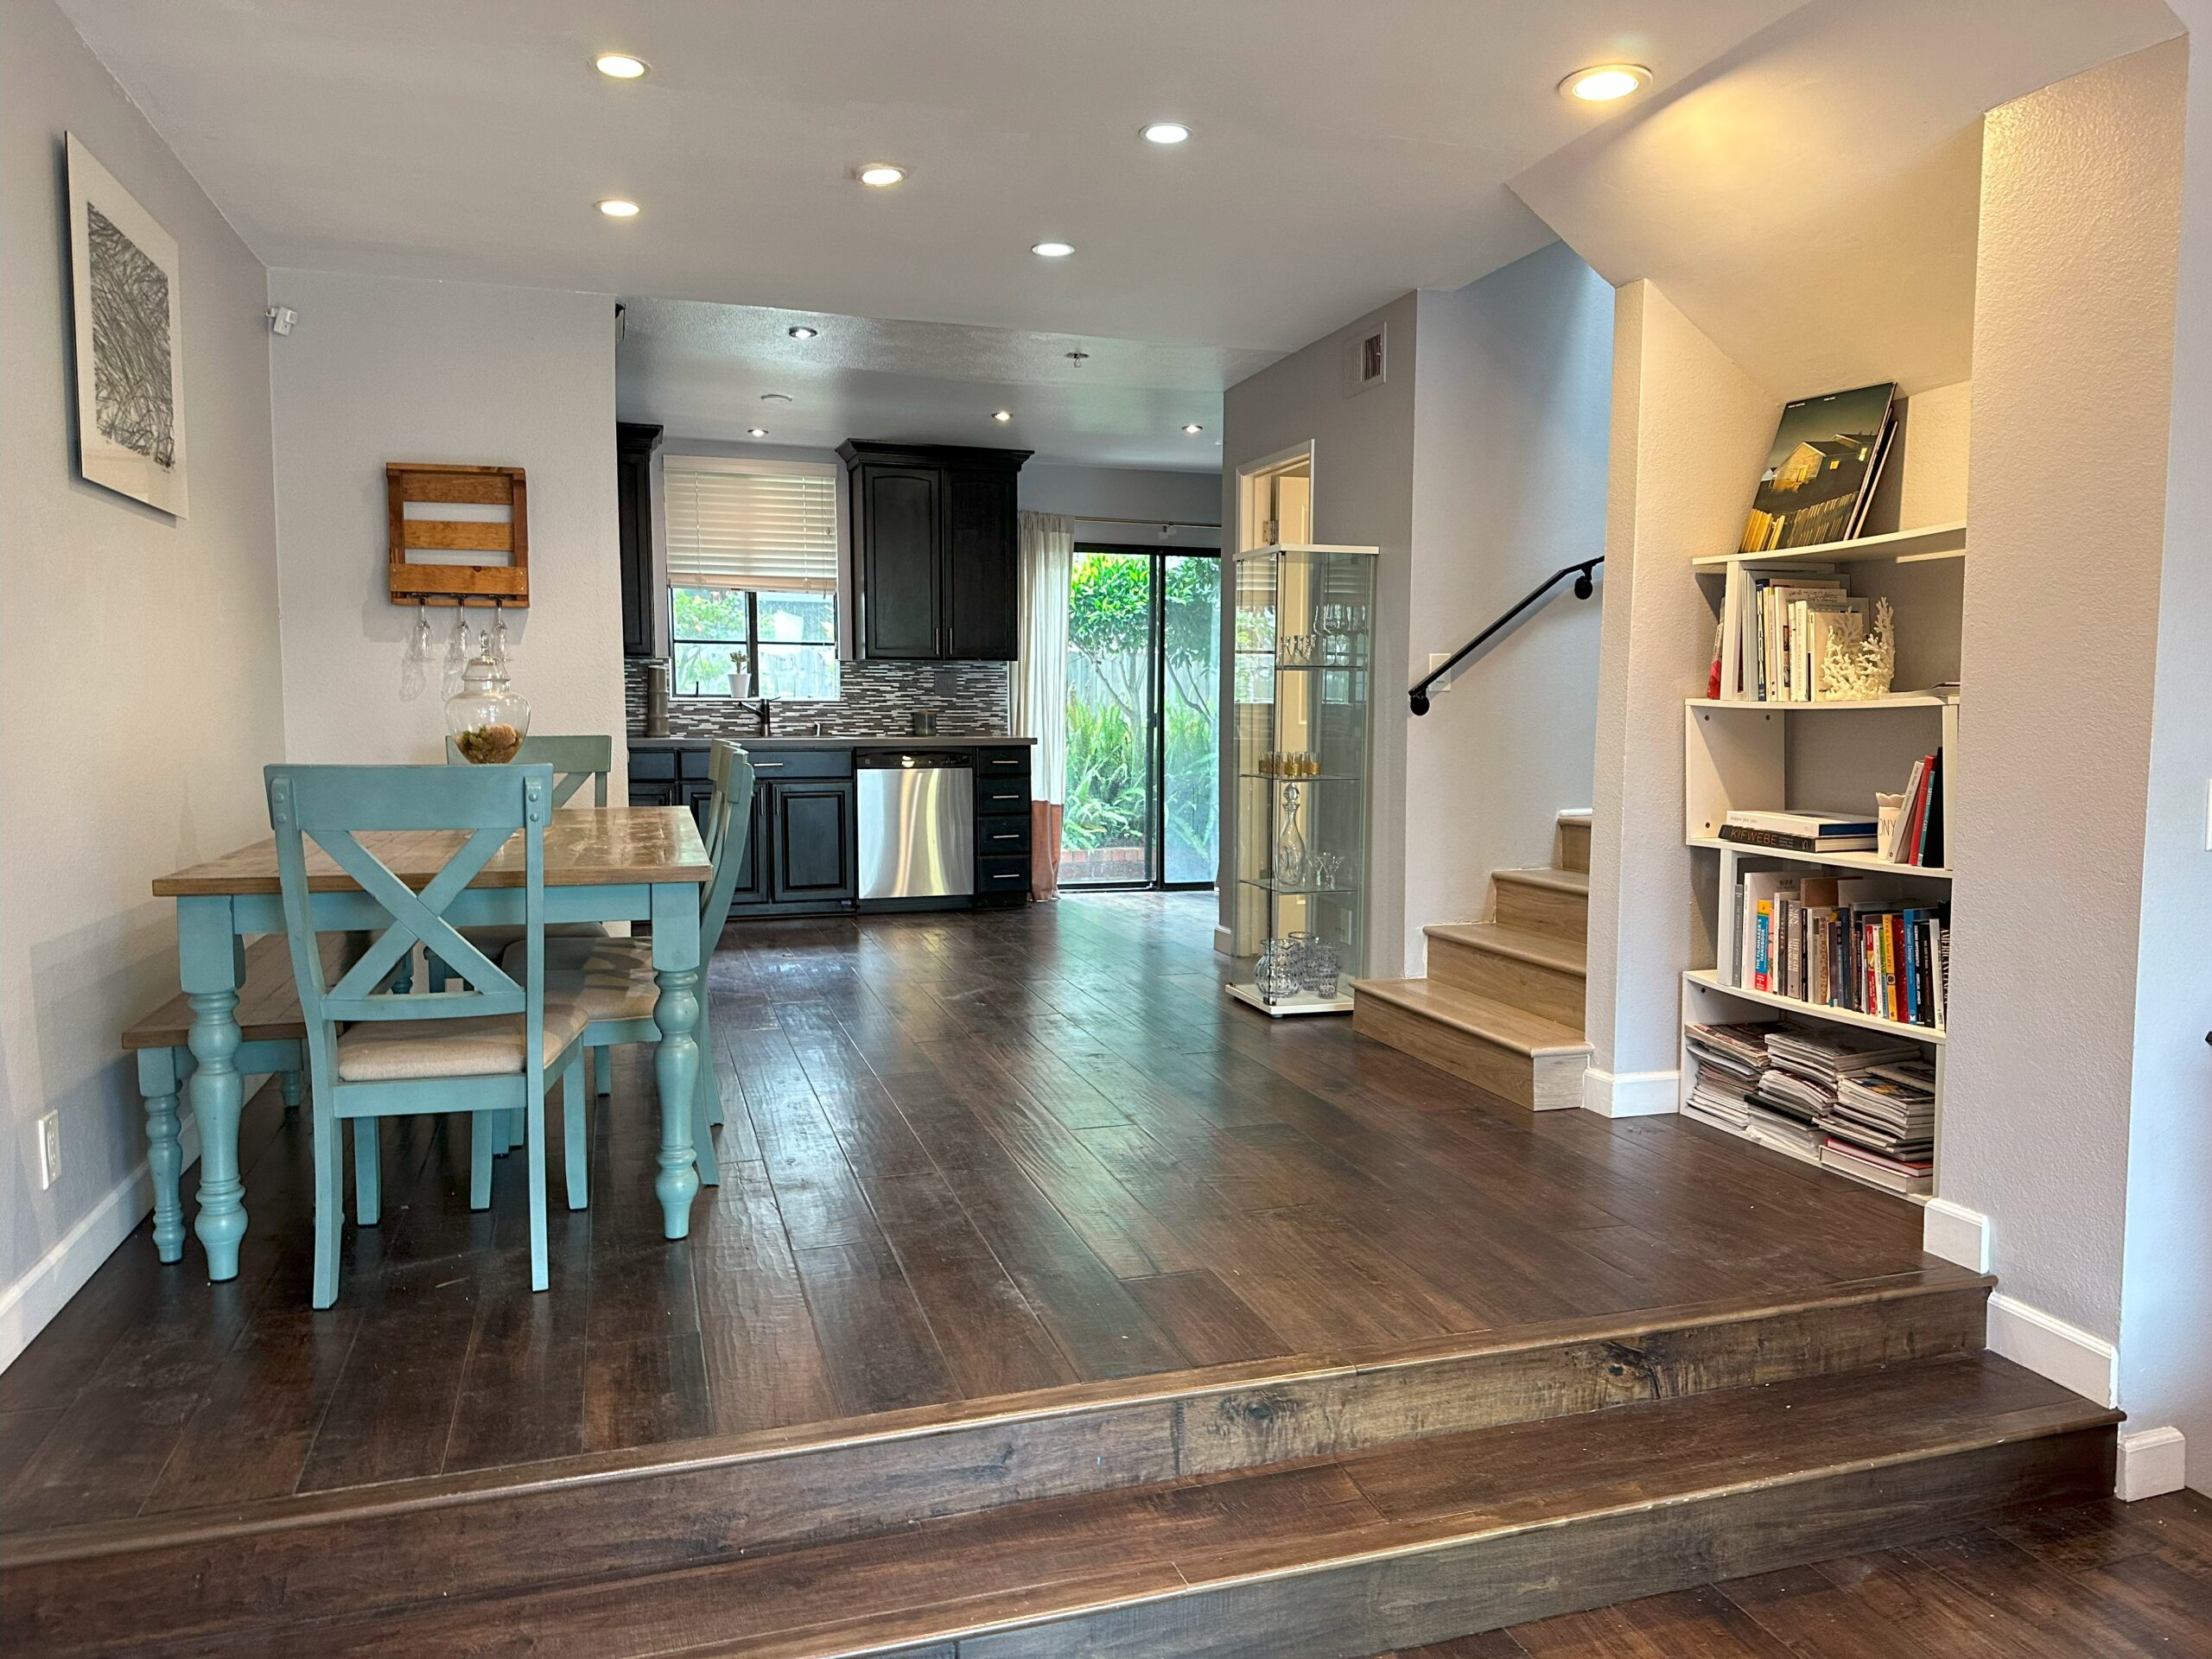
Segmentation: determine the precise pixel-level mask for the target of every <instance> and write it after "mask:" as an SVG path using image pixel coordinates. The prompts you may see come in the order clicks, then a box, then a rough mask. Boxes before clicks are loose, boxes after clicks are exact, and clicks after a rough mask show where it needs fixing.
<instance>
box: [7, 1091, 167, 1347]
mask: <svg viewBox="0 0 2212 1659" xmlns="http://www.w3.org/2000/svg"><path fill="white" fill-rule="evenodd" d="M181 1116H182V1118H183V1120H184V1121H183V1122H182V1124H181V1126H180V1128H179V1132H178V1135H177V1145H178V1146H179V1147H181V1149H182V1151H183V1153H184V1166H185V1167H186V1168H190V1167H191V1166H192V1165H193V1163H194V1161H195V1160H198V1158H199V1156H200V1125H199V1124H198V1123H197V1122H194V1121H193V1116H192V1114H191V1112H190V1111H189V1110H187V1111H185V1112H183V1113H181ZM153 1208H154V1178H153V1176H152V1175H151V1174H150V1173H148V1171H147V1168H146V1165H145V1161H144V1160H143V1159H142V1160H140V1161H139V1164H138V1166H137V1168H136V1169H133V1170H132V1171H131V1172H130V1173H129V1174H128V1175H126V1176H124V1178H123V1179H121V1180H120V1181H118V1182H117V1183H116V1184H115V1185H113V1186H111V1187H110V1188H109V1189H108V1192H107V1194H106V1196H105V1197H104V1198H101V1199H100V1201H99V1203H98V1204H96V1205H93V1206H92V1209H91V1211H88V1212H87V1213H86V1216H85V1217H83V1219H81V1220H80V1221H79V1222H78V1224H76V1225H75V1226H74V1227H72V1228H71V1229H70V1230H68V1231H67V1232H66V1233H64V1234H63V1235H62V1236H61V1238H60V1242H59V1243H56V1244H55V1245H54V1248H53V1249H50V1250H48V1252H47V1253H46V1254H45V1255H42V1256H41V1257H39V1259H38V1261H37V1262H35V1264H34V1265H33V1266H32V1268H31V1270H30V1271H29V1273H27V1274H24V1275H23V1276H22V1278H20V1279H18V1280H16V1282H15V1283H14V1284H12V1285H10V1286H9V1287H8V1288H7V1289H6V1290H4V1291H0V1371H4V1370H7V1369H8V1367H9V1366H10V1365H12V1364H14V1363H16V1357H17V1356H18V1355H20V1354H21V1353H22V1351H23V1350H24V1349H26V1348H28V1347H29V1346H30V1344H31V1338H34V1337H35V1336H36V1335H38V1333H39V1332H41V1331H43V1330H44V1329H45V1328H46V1325H47V1322H48V1320H50V1319H53V1317H54V1315H55V1314H57V1313H60V1311H61V1310H62V1309H63V1308H64V1307H66V1306H67V1305H68V1302H69V1299H70V1298H71V1297H72V1296H74V1295H75V1294H77V1293H78V1292H79V1291H80V1290H82V1289H83V1288H84V1287H85V1281H86V1280H88V1279H90V1278H91V1277H92V1274H95V1273H97V1272H98V1271H99V1266H100V1263H101V1262H105V1261H106V1260H107V1259H108V1257H109V1256H111V1255H114V1254H115V1248H116V1246H117V1245H118V1244H120V1243H123V1241H124V1239H126V1238H128V1237H130V1235H131V1232H132V1230H134V1229H136V1228H137V1225H138V1224H139V1223H140V1222H141V1221H143V1220H144V1219H145V1218H146V1217H147V1216H148V1215H149V1213H150V1212H151V1211H152V1210H153ZM186 1248H187V1249H192V1248H193V1245H192V1243H191V1241H190V1240H187V1241H186Z"/></svg>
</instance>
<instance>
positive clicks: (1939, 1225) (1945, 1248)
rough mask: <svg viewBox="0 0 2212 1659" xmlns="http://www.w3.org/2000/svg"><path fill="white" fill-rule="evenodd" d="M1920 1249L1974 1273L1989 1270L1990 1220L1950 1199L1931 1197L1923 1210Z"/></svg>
mask: <svg viewBox="0 0 2212 1659" xmlns="http://www.w3.org/2000/svg"><path fill="white" fill-rule="evenodd" d="M1920 1248H1921V1249H1923V1250H1925V1251H1927V1252H1928V1254H1929V1255H1940V1256H1942V1258H1943V1259H1944V1260H1945V1261H1946V1262H1956V1263H1957V1264H1958V1265H1959V1266H1960V1267H1962V1268H1967V1269H1968V1270H1970V1271H1972V1272H1974V1273H1987V1272H1988V1271H1989V1217H1987V1216H1985V1215H1983V1214H1982V1213H1981V1212H1980V1211H1978V1210H1969V1209H1967V1207H1966V1205H1962V1204H1953V1203H1952V1202H1951V1201H1950V1200H1949V1199H1948V1198H1930V1199H1929V1200H1928V1205H1927V1207H1926V1209H1925V1210H1923V1211H1922V1214H1921V1221H1920Z"/></svg>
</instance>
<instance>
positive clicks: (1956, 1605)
mask: <svg viewBox="0 0 2212 1659" xmlns="http://www.w3.org/2000/svg"><path fill="white" fill-rule="evenodd" d="M2207 1654H2212V1498H2208V1497H2204V1496H2202V1494H2200V1493H2197V1492H2191V1491H2182V1492H2174V1493H2171V1494H2169V1495H2168V1496H2166V1497H2154V1498H2150V1499H2146V1500H2145V1501H2144V1502H2142V1503H2120V1502H2118V1501H2117V1500H2111V1499H2107V1500H2106V1501H2104V1502H2101V1503H2091V1504H2087V1505H2084V1506H2082V1507H2080V1508H2076V1509H2069V1510H2052V1511H2050V1512H2048V1513H2046V1514H2043V1515H2038V1516H2034V1517H2033V1518H2031V1519H2029V1520H2026V1521H2019V1522H2010V1523H2007V1524H2004V1525H1999V1526H1994V1527H1990V1528H1987V1529H1981V1530H1977V1531H1973V1532H1967V1533H1961V1534H1960V1535H1957V1536H1955V1537H1952V1538H1946V1539H1943V1540H1942V1541H1938V1542H1936V1543H1932V1544H1920V1545H1916V1546H1915V1547H1913V1548H1910V1549H1894V1550H1885V1551H1883V1552H1881V1553H1880V1554H1873V1555H1856V1556H1850V1557H1847V1558H1845V1559H1844V1560H1834V1561H1823V1562H1821V1563H1820V1564H1819V1565H1818V1566H1815V1567H1789V1568H1787V1569H1785V1570H1784V1571H1783V1572H1779V1573H1760V1574H1758V1576H1756V1577H1753V1578H1748V1579H1735V1580H1730V1581H1729V1582H1727V1583H1725V1584H1711V1585H1706V1586H1701V1587H1700V1588H1698V1589H1695V1590H1684V1591H1679V1592H1675V1594H1672V1595H1665V1596H1648V1597H1646V1598H1644V1599H1643V1600H1641V1601H1630V1602H1624V1603H1622V1604H1620V1605H1618V1606H1614V1607H1603V1608H1599V1610H1597V1611H1594V1612H1587V1613H1570V1614H1567V1616H1565V1617H1564V1618H1548V1619H1543V1620H1541V1621H1539V1622H1538V1623H1535V1624H1520V1625H1516V1626H1514V1627H1512V1628H1511V1629H1510V1630H1493V1631H1491V1632H1490V1633H1489V1634H1487V1635H1484V1636H1471V1637H1464V1638H1462V1639H1461V1640H1459V1641H1457V1642H1444V1643H1437V1644H1435V1645H1434V1646H1431V1647H1425V1648H1412V1649H1401V1650H1400V1651H1399V1653H1398V1654H1397V1655H1396V1656H1395V1659H1658V1656H1665V1659H1902V1656H1905V1655H1911V1656H1915V1659H1999V1656H2008V1659H2144V1656H2150V1655H2164V1656H2168V1659H2185V1656H2193V1659H2202V1656H2205V1655H2207ZM1383 1659H1392V1656H1387V1655H1386V1656H1383Z"/></svg>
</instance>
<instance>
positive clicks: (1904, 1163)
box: [1820, 1140, 1936, 1197]
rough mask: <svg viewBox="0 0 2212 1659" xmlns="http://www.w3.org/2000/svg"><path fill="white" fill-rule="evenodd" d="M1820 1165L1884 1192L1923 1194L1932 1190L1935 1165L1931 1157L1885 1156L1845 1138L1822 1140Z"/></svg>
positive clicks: (1934, 1184)
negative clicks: (1856, 1145)
mask: <svg viewBox="0 0 2212 1659" xmlns="http://www.w3.org/2000/svg"><path fill="white" fill-rule="evenodd" d="M1820 1162H1821V1168H1823V1169H1833V1170H1834V1171H1836V1172H1837V1173H1839V1174H1843V1175H1848V1176H1850V1177H1851V1178H1852V1179H1853V1180H1859V1181H1864V1182H1866V1185H1869V1186H1878V1187H1880V1188H1881V1189H1882V1190H1883V1191H1884V1192H1897V1193H1901V1194H1904V1195H1905V1196H1907V1197H1913V1196H1923V1197H1924V1196H1925V1195H1927V1194H1928V1193H1929V1192H1934V1191H1935V1189H1936V1165H1935V1162H1934V1160H1931V1159H1923V1158H1910V1159H1908V1158H1885V1157H1882V1156H1880V1155H1879V1154H1875V1153H1871V1152H1868V1151H1867V1150H1866V1149H1865V1148H1864V1147H1855V1146H1853V1145H1851V1144H1850V1143H1849V1142H1848V1141H1836V1140H1829V1141H1823V1142H1822V1143H1821V1153H1820Z"/></svg>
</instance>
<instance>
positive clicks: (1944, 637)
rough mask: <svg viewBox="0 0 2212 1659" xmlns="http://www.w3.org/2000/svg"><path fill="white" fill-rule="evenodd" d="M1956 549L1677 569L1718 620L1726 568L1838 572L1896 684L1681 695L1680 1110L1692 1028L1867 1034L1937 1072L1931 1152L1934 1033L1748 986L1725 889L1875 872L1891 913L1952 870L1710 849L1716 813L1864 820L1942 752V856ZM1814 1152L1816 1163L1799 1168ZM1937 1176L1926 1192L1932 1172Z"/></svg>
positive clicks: (1693, 1069) (1813, 552) (1940, 530)
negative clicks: (1749, 882)
mask: <svg viewBox="0 0 2212 1659" xmlns="http://www.w3.org/2000/svg"><path fill="white" fill-rule="evenodd" d="M1966 552H1967V527H1966V524H1964V523H1963V522H1957V523H1946V524H1934V525H1929V526H1928V527H1926V528H1923V529H1919V530H1911V531H1896V532H1892V533H1888V534H1884V535H1879V536H1870V537H1865V538H1863V539H1861V540H1859V541H1857V542H1847V543H1829V544H1827V545H1826V546H1821V547H1808V548H1802V549H1796V550H1790V551H1789V552H1786V553H1761V554H1757V555H1749V556H1746V555H1738V554H1728V555H1720V556H1713V557H1707V558H1698V559H1694V560H1692V561H1691V568H1692V569H1693V571H1694V579H1695V580H1696V581H1697V582H1698V583H1699V585H1700V588H1703V589H1704V590H1705V592H1706V594H1707V598H1708V599H1709V600H1710V601H1712V603H1713V614H1714V617H1715V619H1716V620H1719V617H1720V616H1721V615H1722V613H1723V611H1724V608H1725V603H1726V584H1727V583H1729V582H1732V581H1735V580H1739V579H1741V578H1740V573H1739V572H1738V570H1737V569H1735V567H1739V566H1744V565H1748V564H1755V565H1758V566H1759V567H1761V568H1762V569H1764V568H1765V567H1768V566H1771V565H1776V564H1783V565H1790V566H1796V567H1799V568H1804V569H1815V570H1821V571H1826V572H1830V573H1836V574H1844V575H1848V576H1849V578H1850V582H1851V591H1852V592H1853V594H1863V595H1865V596H1867V597H1869V598H1883V599H1887V600H1889V601H1891V606H1892V607H1893V609H1894V612H1895V615H1896V627H1897V676H1896V678H1895V680H1894V681H1893V685H1894V687H1895V689H1894V690H1892V691H1891V693H1890V694H1889V695H1888V696H1882V697H1877V698H1868V699H1863V700H1838V701H1831V702H1786V701H1771V702H1770V701H1759V700H1754V699H1751V698H1745V697H1722V698H1712V697H1692V698H1688V699H1686V700H1685V703H1684V708H1683V722H1682V724H1683V829H1682V833H1683V840H1684V842H1685V843H1686V844H1687V845H1688V847H1689V848H1690V849H1693V861H1694V864H1693V868H1694V879H1695V881H1696V885H1697V891H1698V894H1699V904H1700V909H1701V910H1702V912H1703V913H1704V915H1705V917H1706V918H1707V932H1706V938H1707V939H1708V940H1709V941H1710V944H1709V945H1708V946H1707V950H1706V952H1705V954H1706V955H1707V957H1709V958H1710V960H1709V963H1707V965H1700V966H1697V967H1693V968H1692V969H1689V970H1688V972H1687V973H1685V974H1684V975H1683V976H1682V1006H1681V1019H1682V1026H1683V1031H1684V1037H1683V1041H1682V1045H1681V1094H1680V1101H1681V1103H1682V1104H1685V1105H1687V1103H1688V1101H1689V1097H1690V1095H1691V1092H1692V1090H1694V1088H1695V1087H1696V1084H1697V1066H1698V1060H1697V1057H1696V1055H1695V1053H1694V1052H1693V1051H1692V1049H1691V1047H1690V1046H1689V1042H1688V1027H1690V1026H1692V1025H1696V1024H1716V1025H1717V1024H1729V1023H1732V1022H1737V1021H1742V1020H1759V1019H1771V1018H1773V1017H1774V1016H1775V1015H1776V1014H1781V1015H1783V1016H1784V1017H1786V1018H1788V1019H1790V1020H1795V1021H1796V1022H1798V1023H1800V1024H1802V1025H1804V1026H1807V1027H1821V1026H1823V1025H1827V1026H1834V1027H1845V1028H1850V1029H1853V1030H1858V1031H1866V1032H1874V1033H1881V1034H1883V1035H1885V1036H1890V1037H1894V1038H1898V1039H1904V1040H1907V1041H1910V1042H1911V1043H1913V1044H1915V1045H1916V1046H1919V1047H1920V1048H1922V1049H1923V1050H1924V1052H1925V1053H1926V1055H1927V1058H1928V1059H1929V1062H1930V1063H1931V1064H1932V1065H1933V1066H1934V1069H1935V1073H1936V1116H1937V1123H1938V1126H1939V1127H1938V1129H1937V1136H1938V1140H1939V1143H1940V1138H1941V1133H1942V1131H1941V1128H1940V1125H1941V1122H1942V1091H1943V1050H1944V1042H1945V1033H1944V1032H1943V1030H1942V1028H1940V1027H1934V1026H1929V1025H1923V1024H1917V1023H1914V1022H1911V1021H1908V1020H1893V1019H1888V1018H1885V1017H1882V1016H1880V1015H1878V1014H1870V1013H1866V1012H1861V1011H1860V1010H1859V1009H1856V1008H1848V1007H1828V1006H1825V1005H1822V1004H1819V1003H1815V1002H1811V1001H1805V1000H1803V999H1802V998H1798V997H1795V996H1789V995H1781V994H1779V993H1777V992H1773V991H1768V990H1762V989H1757V988H1752V986H1751V983H1750V981H1751V975H1750V974H1748V973H1746V972H1745V971H1744V970H1743V969H1744V965H1743V964H1741V963H1739V962H1738V959H1737V958H1738V955H1739V939H1740V933H1739V927H1738V917H1737V915H1736V913H1735V895H1736V893H1737V891H1738V884H1739V883H1740V882H1741V880H1742V879H1743V878H1744V876H1745V874H1749V873H1751V872H1755V871H1789V872H1795V873H1797V874H1816V873H1819V872H1821V871H1827V872H1831V873H1834V874H1836V875H1838V876H1868V875H1872V876H1879V877H1882V878H1885V880H1889V881H1891V882H1893V883H1894V885H1895V887H1896V890H1897V893H1898V894H1899V895H1900V899H1899V902H1900V903H1901V904H1903V905H1905V906H1913V907H1916V908H1917V907H1930V908H1932V907H1935V906H1948V903H1949V899H1950V887H1951V880H1952V876H1953V871H1952V869H1951V868H1949V866H1948V865H1944V866H1929V865H1920V864H1910V863H1899V862H1896V861H1891V860H1890V859H1887V858H1885V857H1883V856H1881V855H1879V854H1878V853H1867V852H1828V853H1819V852H1798V851H1794V850H1790V849H1780V848H1771V847H1758V846H1752V845H1748V844H1744V843H1740V842H1735V841H1731V840H1726V839H1724V838H1723V837H1722V836H1721V828H1722V826H1723V825H1724V824H1725V823H1726V822H1727V819H1728V814H1729V813H1730V812H1732V811H1737V810H1766V811H1775V810H1863V811H1864V812H1865V814H1866V816H1867V817H1873V816H1874V812H1875V804H1874V797H1875V795H1876V793H1877V792H1883V793H1895V792H1897V791H1902V790H1903V789H1904V785H1905V783H1906V780H1907V779H1908V777H1909V776H1910V772H1911V769H1912V766H1913V763H1914V761H1916V760H1918V759H1919V758H1921V757H1922V756H1923V755H1926V754H1930V753H1937V752H1939V751H1940V752H1941V753H1942V757H1943V764H1942V768H1941V770H1940V772H1939V774H1938V781H1937V787H1938V789H1939V790H1940V791H1941V794H1942V810H1943V823H1944V829H1945V835H1946V846H1947V848H1951V847H1955V845H1956V840H1955V829H1956V823H1957V819H1956V817H1955V814H1954V813H1953V812H1952V811H1951V810H1950V808H1951V804H1952V801H1953V798H1954V793H1955V791H1954V790H1953V787H1952V780H1953V779H1954V777H1955V772H1956V768H1957V763H1958V758H1959V754H1960V742H1959V737H1960V721H1961V706H1962V703H1963V700H1964V699H1963V696H1962V694H1961V689H1960V686H1959V683H1958V681H1959V616H1960V610H1961V600H1962V597H1963V573H1964V569H1965V564H1964V561H1965V557H1966ZM1807 715H1818V716H1821V718H1818V719H1807V718H1804V716H1807ZM1693 960H1695V958H1693ZM1701 1121H1706V1122H1709V1120H1701ZM1713 1127H1718V1126H1713ZM1742 1133H1744V1135H1745V1139H1748V1140H1751V1141H1756V1142H1758V1144H1760V1145H1763V1146H1767V1147H1771V1148H1772V1149H1773V1150H1776V1151H1779V1152H1783V1153H1784V1154H1789V1155H1795V1156H1798V1157H1800V1158H1801V1159H1802V1158H1805V1154H1803V1153H1802V1151H1801V1150H1798V1149H1796V1148H1793V1147H1787V1146H1783V1145H1780V1144H1778V1143H1777V1141H1775V1140H1774V1139H1771V1138H1769V1137H1767V1136H1763V1135H1758V1134H1757V1133H1754V1132H1751V1131H1744V1132H1742ZM1816 1158H1817V1154H1815V1159H1808V1160H1807V1161H1814V1160H1816ZM1823 1167H1825V1166H1823ZM1833 1173H1836V1174H1837V1178H1838V1179H1853V1177H1852V1176H1850V1175H1847V1174H1845V1173H1842V1172H1840V1171H1837V1172H1833ZM1941 1181H1942V1173H1941V1170H1940V1168H1939V1169H1938V1171H1937V1172H1936V1185H1937V1190H1938V1191H1940V1190H1941Z"/></svg>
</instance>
